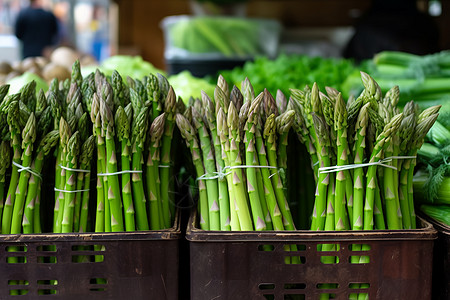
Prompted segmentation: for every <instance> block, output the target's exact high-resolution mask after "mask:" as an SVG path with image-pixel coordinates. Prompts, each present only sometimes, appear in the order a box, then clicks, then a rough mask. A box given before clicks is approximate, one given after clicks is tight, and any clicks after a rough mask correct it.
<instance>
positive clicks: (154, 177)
mask: <svg viewBox="0 0 450 300" xmlns="http://www.w3.org/2000/svg"><path fill="white" fill-rule="evenodd" d="M165 120H166V113H165V112H163V113H162V114H160V115H159V116H157V117H156V118H155V119H154V120H153V122H152V124H151V126H150V151H149V155H148V159H147V172H146V174H147V176H146V180H147V189H148V199H149V202H150V204H149V216H150V228H151V229H152V230H159V229H163V228H166V227H165V226H166V224H167V223H166V222H165V220H164V218H165V217H168V216H167V214H166V215H163V214H162V203H161V194H160V193H161V191H160V189H159V184H160V179H159V163H160V151H161V138H162V137H163V134H164V123H165ZM161 216H162V218H161Z"/></svg>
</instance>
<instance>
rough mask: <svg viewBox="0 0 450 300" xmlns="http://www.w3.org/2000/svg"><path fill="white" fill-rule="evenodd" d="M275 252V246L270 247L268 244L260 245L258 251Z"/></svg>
mask: <svg viewBox="0 0 450 300" xmlns="http://www.w3.org/2000/svg"><path fill="white" fill-rule="evenodd" d="M274 250H275V246H274V245H268V244H261V245H258V251H274Z"/></svg>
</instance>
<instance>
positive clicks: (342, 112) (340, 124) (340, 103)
mask: <svg viewBox="0 0 450 300" xmlns="http://www.w3.org/2000/svg"><path fill="white" fill-rule="evenodd" d="M347 116H348V115H347V109H346V107H345V103H344V100H343V99H342V95H341V94H339V96H338V97H337V100H336V106H335V109H334V129H335V130H336V135H337V140H336V141H337V157H336V158H337V165H338V166H345V165H347V164H348V154H349V149H348V143H347ZM347 180H352V179H351V177H350V172H348V170H347V171H344V170H340V171H338V172H337V174H336V196H335V203H334V205H335V207H334V209H335V229H336V230H345V229H349V227H348V226H347V225H348V224H349V221H348V213H347V212H346V205H345V204H346V197H345V188H346V181H347ZM352 206H353V205H348V209H349V210H350V207H352ZM350 215H351V213H350Z"/></svg>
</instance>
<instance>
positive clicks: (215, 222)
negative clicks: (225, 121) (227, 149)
mask: <svg viewBox="0 0 450 300" xmlns="http://www.w3.org/2000/svg"><path fill="white" fill-rule="evenodd" d="M192 123H193V126H194V128H195V129H196V131H197V132H198V137H199V141H200V148H201V149H202V157H203V165H204V168H205V174H206V176H207V177H208V178H206V192H207V195H208V211H209V229H210V230H220V227H221V225H220V213H219V204H218V203H217V200H218V198H219V191H218V180H217V178H214V177H213V176H214V175H215V174H216V173H217V169H216V166H215V159H214V154H213V148H212V147H211V138H210V136H209V133H208V131H207V130H206V126H205V124H204V122H203V118H202V115H201V113H200V112H199V111H197V109H196V108H195V107H193V109H192Z"/></svg>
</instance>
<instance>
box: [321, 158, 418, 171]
mask: <svg viewBox="0 0 450 300" xmlns="http://www.w3.org/2000/svg"><path fill="white" fill-rule="evenodd" d="M414 158H416V156H389V157H386V158H384V159H381V160H379V161H377V162H371V163H364V164H352V165H343V166H332V167H322V168H319V173H333V172H339V171H343V170H349V169H356V168H363V167H369V166H381V167H385V168H391V169H394V170H397V168H396V167H394V166H391V165H387V164H385V163H387V162H390V161H392V160H393V159H414Z"/></svg>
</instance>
